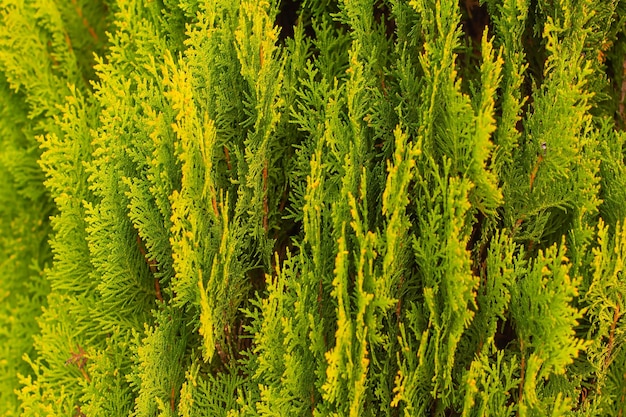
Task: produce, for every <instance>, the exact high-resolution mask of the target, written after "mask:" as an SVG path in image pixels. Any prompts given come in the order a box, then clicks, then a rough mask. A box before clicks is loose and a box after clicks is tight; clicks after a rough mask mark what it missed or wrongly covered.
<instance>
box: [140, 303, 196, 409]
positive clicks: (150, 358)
mask: <svg viewBox="0 0 626 417" xmlns="http://www.w3.org/2000/svg"><path fill="white" fill-rule="evenodd" d="M155 318H156V321H157V322H158V323H159V325H157V326H155V327H153V328H146V330H145V334H146V336H145V337H144V338H143V339H142V340H141V342H137V343H135V344H136V346H137V351H136V353H135V357H134V360H133V362H134V366H133V368H134V370H133V373H132V375H130V376H129V377H128V379H129V382H130V384H131V386H133V387H134V388H135V389H136V390H137V391H138V395H137V397H136V399H135V409H134V411H133V412H132V414H131V415H132V416H175V415H176V405H177V403H178V401H179V399H178V397H179V395H180V387H181V385H182V382H183V379H184V369H185V364H184V361H183V356H184V353H185V346H186V342H187V335H186V331H185V329H184V325H183V323H182V322H181V320H180V317H179V316H178V314H177V313H176V312H175V311H168V310H167V309H163V310H161V311H160V312H159V313H157V314H156V317H155Z"/></svg>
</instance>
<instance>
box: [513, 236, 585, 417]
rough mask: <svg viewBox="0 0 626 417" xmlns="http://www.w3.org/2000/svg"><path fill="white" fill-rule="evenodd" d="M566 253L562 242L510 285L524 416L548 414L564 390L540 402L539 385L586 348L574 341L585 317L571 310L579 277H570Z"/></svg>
mask: <svg viewBox="0 0 626 417" xmlns="http://www.w3.org/2000/svg"><path fill="white" fill-rule="evenodd" d="M564 253H565V245H564V244H563V243H562V244H561V245H558V246H557V245H553V246H552V247H550V248H548V249H547V250H546V251H545V253H544V252H543V251H539V253H538V256H537V257H536V258H535V259H534V262H533V263H532V264H531V265H529V267H528V270H527V274H526V275H525V276H524V277H522V278H521V279H520V280H519V281H518V282H517V283H516V284H515V285H513V286H512V287H511V305H510V314H511V319H512V321H513V326H514V327H515V331H516V334H517V336H518V341H519V348H520V351H521V355H522V356H521V359H520V372H521V379H522V380H521V386H520V397H521V398H520V399H519V412H520V415H522V414H525V413H526V412H530V410H537V411H536V412H539V413H541V412H544V413H545V412H547V411H546V410H547V407H548V405H549V404H552V403H553V402H557V403H558V402H559V401H560V398H561V394H562V393H561V392H559V393H558V395H557V396H556V398H549V397H548V398H546V399H544V400H540V399H539V397H538V395H537V391H538V389H539V388H538V387H539V386H540V385H541V383H542V382H543V381H544V380H546V379H547V378H549V377H550V375H552V374H562V373H564V372H565V371H566V367H567V366H568V365H570V364H571V363H572V362H573V361H574V358H575V357H577V356H578V354H579V352H580V351H581V350H583V349H585V348H586V346H587V343H585V341H584V340H581V339H580V338H578V337H576V326H577V324H578V321H579V320H580V318H581V317H582V314H581V313H580V312H579V311H578V309H577V308H576V307H574V306H572V300H573V298H574V297H575V296H576V295H578V286H579V284H580V279H579V278H576V277H574V278H572V277H570V276H569V270H570V266H571V264H569V262H568V261H569V260H568V259H567V257H565V254H564ZM563 401H566V403H568V402H569V401H571V399H567V398H565V399H563ZM566 403H564V404H566ZM555 407H556V405H555ZM527 410H528V411H527Z"/></svg>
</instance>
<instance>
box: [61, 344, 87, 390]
mask: <svg viewBox="0 0 626 417" xmlns="http://www.w3.org/2000/svg"><path fill="white" fill-rule="evenodd" d="M76 346H77V347H78V352H70V354H71V355H72V356H70V358H69V359H68V360H66V361H65V365H66V366H67V365H76V367H77V368H78V370H79V371H80V373H81V374H83V377H84V378H85V380H87V382H91V378H90V377H89V374H88V373H87V370H86V369H85V365H87V359H88V358H87V354H86V353H87V352H85V350H84V349H83V348H82V347H81V346H80V345H76Z"/></svg>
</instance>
